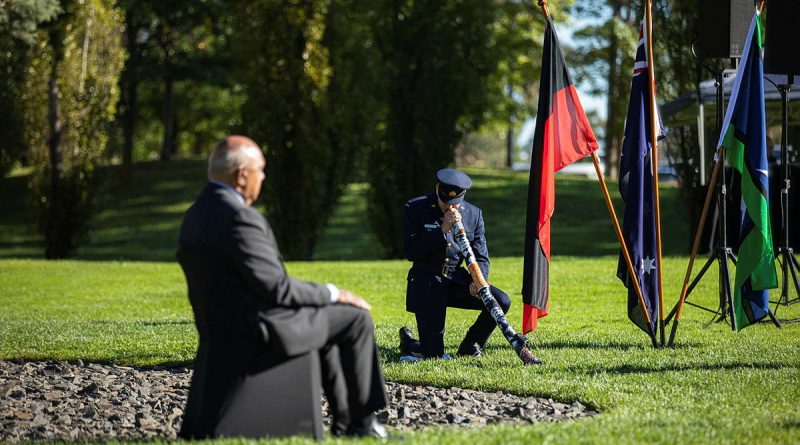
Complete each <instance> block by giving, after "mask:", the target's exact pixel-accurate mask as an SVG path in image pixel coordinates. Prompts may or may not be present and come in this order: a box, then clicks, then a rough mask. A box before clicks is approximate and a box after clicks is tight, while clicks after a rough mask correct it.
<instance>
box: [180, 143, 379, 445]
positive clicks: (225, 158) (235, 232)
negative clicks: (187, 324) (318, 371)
mask: <svg viewBox="0 0 800 445" xmlns="http://www.w3.org/2000/svg"><path fill="white" fill-rule="evenodd" d="M264 166H265V160H264V156H263V154H262V152H261V149H260V148H259V147H258V145H257V144H256V143H255V142H253V141H252V140H250V139H248V138H246V137H243V136H229V137H227V138H225V139H224V140H222V141H221V142H220V143H218V144H217V146H216V147H215V148H214V150H213V152H212V153H211V156H210V157H209V164H208V180H209V182H208V184H207V185H206V187H205V189H204V190H203V192H202V193H201V194H200V196H199V197H198V198H197V201H196V202H195V203H194V204H193V205H192V206H191V207H190V208H189V210H188V211H187V212H186V215H185V216H184V219H183V223H182V225H181V228H180V240H179V243H178V258H179V259H180V258H186V257H187V256H189V255H194V256H190V257H189V258H191V259H192V265H189V264H188V261H181V265H182V266H183V267H184V271H185V273H186V277H187V281H190V282H191V281H192V280H193V279H194V280H195V282H202V283H204V285H203V288H202V289H201V291H196V292H195V293H194V295H193V293H192V286H191V285H190V292H189V298H190V300H191V303H192V309H193V311H194V316H195V324H196V326H197V331H198V333H199V337H200V345H201V347H200V349H199V350H198V351H199V352H198V357H199V356H200V351H207V352H204V354H206V355H204V357H208V356H210V357H212V359H210V360H206V361H205V363H206V364H207V366H205V367H204V368H203V371H202V374H203V375H202V376H199V375H198V370H197V369H195V375H194V377H193V381H192V388H191V390H190V392H189V398H188V402H187V408H186V415H185V417H184V422H183V427H182V430H181V436H182V437H185V438H205V437H213V436H215V435H216V434H215V431H216V429H215V428H216V425H217V423H218V422H219V419H220V418H221V416H222V415H223V414H224V411H225V409H226V406H225V402H226V396H227V395H229V394H230V393H231V392H232V391H234V390H235V388H236V385H237V384H238V382H240V381H241V378H242V375H241V374H243V373H245V370H246V369H247V366H248V364H249V363H253V362H255V361H258V360H261V359H263V357H264V356H265V355H267V356H269V355H273V356H275V355H277V356H284V357H291V356H297V355H300V354H304V353H308V352H309V351H315V350H319V355H320V360H321V364H322V380H323V381H322V384H323V389H324V390H325V394H326V396H327V397H328V399H329V402H330V407H331V413H332V415H333V426H332V429H331V432H332V433H333V434H335V435H349V436H376V437H386V429H385V428H384V427H383V426H382V425H381V424H380V423H378V422H377V420H376V419H375V417H374V415H373V413H374V411H376V410H379V409H381V408H383V407H385V406H386V403H387V396H386V392H385V384H384V380H383V375H382V372H381V369H380V364H379V362H378V351H377V346H376V344H375V336H374V335H375V334H374V325H373V322H372V318H371V317H370V315H369V310H370V306H369V304H367V302H366V301H364V300H363V299H362V298H360V297H358V296H356V295H355V294H353V293H351V292H348V291H346V290H344V289H338V288H336V287H335V286H333V285H331V284H328V285H321V284H316V283H311V282H307V281H302V280H298V279H296V278H292V277H290V276H289V275H288V274H287V273H286V269H285V268H284V265H283V260H282V258H281V255H280V252H279V251H278V246H277V244H276V241H275V237H274V235H273V233H272V229H271V228H270V226H269V224H268V223H267V221H266V219H265V218H264V217H263V216H262V215H261V214H259V213H258V212H256V211H255V210H253V208H251V207H250V206H251V205H252V204H253V202H254V201H255V200H256V199H257V198H258V195H259V193H260V190H261V183H262V181H263V180H264V177H265V175H264ZM198 258H204V260H200V261H199V262H200V264H199V266H198V264H197V263H198V260H197V259H198ZM185 263H186V264H185ZM198 280H202V281H198ZM243 345H244V346H243ZM204 348H205V349H204ZM235 348H240V349H241V350H242V351H243V352H242V353H241V354H236V356H237V357H238V359H237V360H235V363H231V362H230V360H229V359H226V360H228V362H224V363H220V362H219V360H217V362H215V361H214V360H213V357H215V355H214V351H218V353H217V355H216V357H221V356H225V357H229V356H230V355H231V354H230V351H231V350H234V349H235ZM235 350H237V351H238V350H239V349H235ZM224 353H227V355H224ZM239 356H240V357H239ZM195 367H196V368H197V365H196V366H195Z"/></svg>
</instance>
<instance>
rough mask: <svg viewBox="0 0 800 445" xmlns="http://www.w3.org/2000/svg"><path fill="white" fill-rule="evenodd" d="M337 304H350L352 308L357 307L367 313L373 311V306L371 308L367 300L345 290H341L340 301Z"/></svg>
mask: <svg viewBox="0 0 800 445" xmlns="http://www.w3.org/2000/svg"><path fill="white" fill-rule="evenodd" d="M337 304H349V305H350V306H355V307H357V308H359V309H364V310H365V311H369V310H372V306H370V305H369V303H367V302H366V300H364V299H363V298H361V297H359V296H358V295H356V294H354V293H352V292H350V291H349V290H345V289H339V300H338V301H337Z"/></svg>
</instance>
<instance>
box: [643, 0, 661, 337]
mask: <svg viewBox="0 0 800 445" xmlns="http://www.w3.org/2000/svg"><path fill="white" fill-rule="evenodd" d="M645 3H646V5H647V6H646V9H647V10H646V11H645V14H646V16H647V17H646V20H647V37H646V38H647V52H646V54H647V75H648V77H649V81H650V98H649V100H650V139H651V144H652V149H651V152H650V161H651V164H652V168H653V199H654V201H655V202H654V204H655V205H654V209H653V210H654V215H653V216H654V217H655V219H656V256H657V257H658V259H657V264H658V269H657V270H656V272H657V274H658V322H659V332H660V333H661V346H664V274H663V269H664V263H663V261H662V257H661V197H660V194H659V190H658V104H656V75H655V71H654V69H653V67H654V65H655V63H654V62H653V4H652V3H653V2H652V0H646V2H645Z"/></svg>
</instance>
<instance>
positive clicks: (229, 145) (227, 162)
mask: <svg viewBox="0 0 800 445" xmlns="http://www.w3.org/2000/svg"><path fill="white" fill-rule="evenodd" d="M234 138H236V136H233V137H227V138H225V139H223V140H222V141H220V142H219V143H218V144H217V145H216V146H215V147H214V150H212V151H211V154H210V155H209V156H208V176H209V177H211V176H228V175H232V174H234V173H235V172H236V170H237V169H239V168H241V167H244V166H246V165H247V163H248V162H250V160H251V159H252V157H253V151H254V150H255V151H256V152H258V153H260V152H261V149H260V148H258V145H256V144H255V142H252V141H250V140H249V139H247V140H241V141H240V140H232V139H234ZM242 139H245V138H242Z"/></svg>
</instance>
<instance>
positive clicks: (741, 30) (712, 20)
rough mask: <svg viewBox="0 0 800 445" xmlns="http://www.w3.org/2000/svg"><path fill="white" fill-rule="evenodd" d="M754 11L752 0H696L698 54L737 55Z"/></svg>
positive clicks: (739, 55) (739, 52)
mask: <svg viewBox="0 0 800 445" xmlns="http://www.w3.org/2000/svg"><path fill="white" fill-rule="evenodd" d="M755 11H756V7H755V2H754V1H753V0H700V22H699V26H700V28H699V30H698V32H697V51H698V55H699V56H700V57H704V58H712V57H721V58H729V57H741V56H742V51H744V46H743V44H744V40H745V39H746V38H747V30H748V28H749V27H750V21H752V20H753V14H754V13H755Z"/></svg>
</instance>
